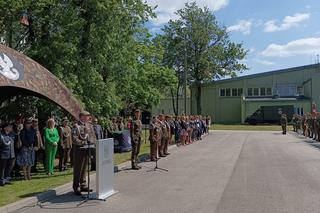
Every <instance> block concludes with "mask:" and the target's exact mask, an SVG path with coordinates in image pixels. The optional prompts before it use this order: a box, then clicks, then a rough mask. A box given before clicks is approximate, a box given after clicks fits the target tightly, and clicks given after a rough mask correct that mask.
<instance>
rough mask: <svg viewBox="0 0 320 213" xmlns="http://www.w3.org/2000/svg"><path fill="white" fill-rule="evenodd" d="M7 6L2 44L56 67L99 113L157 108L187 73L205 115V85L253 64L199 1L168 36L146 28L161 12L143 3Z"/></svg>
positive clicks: (52, 0)
mask: <svg viewBox="0 0 320 213" xmlns="http://www.w3.org/2000/svg"><path fill="white" fill-rule="evenodd" d="M0 11H1V12H2V14H1V17H0V37H1V40H2V42H3V43H4V44H6V45H8V46H10V47H11V48H14V49H16V50H19V51H21V52H23V53H24V54H26V55H27V56H29V57H31V58H32V59H34V60H35V61H37V62H39V63H40V64H42V65H43V66H44V67H46V68H47V69H48V70H50V71H51V72H52V73H53V74H54V75H56V76H57V77H58V78H59V79H60V80H61V81H62V82H64V83H65V84H66V86H67V87H68V88H69V89H70V90H71V91H72V92H73V93H74V95H75V96H76V97H77V98H78V99H79V100H80V101H81V102H82V103H83V104H84V105H85V107H86V109H87V110H89V111H91V112H92V113H93V114H94V115H97V116H103V117H109V116H112V115H115V114H118V112H119V111H120V110H122V109H127V110H128V111H130V109H133V108H136V107H139V108H142V109H150V108H151V107H152V105H157V104H158V103H159V102H160V100H161V98H162V97H163V96H164V95H166V94H168V91H170V94H171V95H172V97H174V96H178V95H179V93H180V91H181V86H182V84H183V82H184V80H185V74H187V75H186V77H187V82H188V85H191V86H194V87H195V88H196V90H195V91H196V94H195V96H196V101H197V111H198V113H199V114H201V84H202V83H204V82H207V81H212V80H214V79H215V78H216V77H223V76H235V75H236V74H237V73H238V72H240V71H242V70H245V69H246V67H245V65H243V64H241V63H240V62H239V61H240V60H241V59H243V58H244V57H245V55H246V50H244V48H243V46H242V44H236V43H234V42H232V41H231V40H230V38H229V35H228V33H227V31H226V28H225V27H223V26H220V25H219V23H218V22H217V20H216V18H215V16H214V14H213V13H212V12H211V11H209V9H208V8H200V7H198V6H197V5H196V3H187V4H186V5H185V8H183V9H181V10H178V11H177V12H176V14H177V15H178V19H176V20H171V21H170V22H169V23H168V24H167V25H165V26H164V27H163V34H161V35H151V34H150V32H149V31H148V29H147V28H146V27H145V26H146V23H147V22H148V21H150V19H151V18H154V17H155V13H154V8H152V7H150V6H149V5H148V4H147V3H146V2H145V1H142V0H130V1H122V0H121V1H119V0H108V1H104V0H37V1H34V0H7V1H0ZM17 97H19V96H17ZM19 100H20V101H23V102H26V100H25V98H23V99H21V98H16V99H14V100H13V101H19ZM11 101H12V100H11ZM29 102H30V103H33V104H32V105H33V106H32V107H33V108H34V107H35V106H34V105H36V107H38V108H39V107H40V108H41V110H42V111H45V110H51V111H52V110H53V109H52V107H51V106H48V105H46V104H44V103H43V102H41V101H34V99H32V101H29ZM8 103H11V102H10V101H9V102H8ZM173 103H174V102H173ZM177 104H178V101H177V102H176V105H175V104H173V105H174V107H177ZM24 106H25V105H24ZM28 106H29V105H26V107H28ZM177 108H178V107H177ZM175 112H176V114H178V112H177V110H175Z"/></svg>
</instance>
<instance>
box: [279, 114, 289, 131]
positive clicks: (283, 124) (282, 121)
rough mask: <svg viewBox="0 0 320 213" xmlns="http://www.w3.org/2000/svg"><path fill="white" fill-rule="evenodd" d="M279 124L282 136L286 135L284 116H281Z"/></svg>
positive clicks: (286, 123) (285, 118)
mask: <svg viewBox="0 0 320 213" xmlns="http://www.w3.org/2000/svg"><path fill="white" fill-rule="evenodd" d="M280 124H281V127H282V134H284V135H285V134H287V125H288V120H287V116H286V115H285V114H283V115H281V118H280Z"/></svg>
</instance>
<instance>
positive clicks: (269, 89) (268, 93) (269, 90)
mask: <svg viewBox="0 0 320 213" xmlns="http://www.w3.org/2000/svg"><path fill="white" fill-rule="evenodd" d="M267 96H272V89H271V88H267Z"/></svg>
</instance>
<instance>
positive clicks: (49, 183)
mask: <svg viewBox="0 0 320 213" xmlns="http://www.w3.org/2000/svg"><path fill="white" fill-rule="evenodd" d="M146 138H148V132H147V134H146ZM144 139H145V135H143V137H142V144H141V150H140V154H141V155H143V154H148V153H149V147H150V145H149V141H148V140H147V143H145V140H144ZM130 157H131V152H127V153H121V154H120V153H116V154H115V155H114V163H115V164H116V165H118V164H121V163H124V162H126V161H128V160H130ZM56 165H57V163H56ZM70 181H72V169H69V170H68V171H64V172H56V173H55V175H54V176H47V175H46V174H45V171H44V170H43V169H42V170H41V169H40V170H39V172H38V173H35V174H33V175H32V180H31V181H25V180H14V181H13V182H12V184H11V185H6V186H4V187H1V186H0V207H1V206H4V205H6V204H9V203H12V202H15V201H17V200H19V199H23V198H26V197H31V196H34V195H36V194H39V193H41V192H45V191H49V190H52V189H53V188H55V187H58V186H61V185H63V184H66V183H68V182H70Z"/></svg>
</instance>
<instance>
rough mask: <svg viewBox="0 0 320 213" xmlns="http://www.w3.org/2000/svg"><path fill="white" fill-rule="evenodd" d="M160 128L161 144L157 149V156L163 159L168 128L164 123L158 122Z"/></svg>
mask: <svg viewBox="0 0 320 213" xmlns="http://www.w3.org/2000/svg"><path fill="white" fill-rule="evenodd" d="M160 126H161V131H162V135H161V144H160V148H159V156H160V157H165V156H166V155H165V154H164V151H165V145H166V142H167V139H168V137H169V132H168V127H167V125H166V123H165V121H160Z"/></svg>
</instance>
